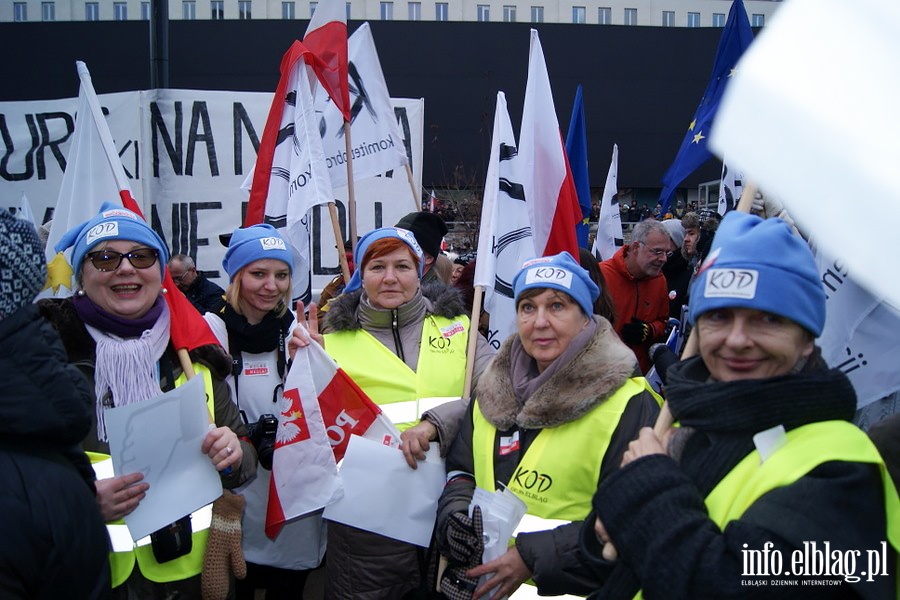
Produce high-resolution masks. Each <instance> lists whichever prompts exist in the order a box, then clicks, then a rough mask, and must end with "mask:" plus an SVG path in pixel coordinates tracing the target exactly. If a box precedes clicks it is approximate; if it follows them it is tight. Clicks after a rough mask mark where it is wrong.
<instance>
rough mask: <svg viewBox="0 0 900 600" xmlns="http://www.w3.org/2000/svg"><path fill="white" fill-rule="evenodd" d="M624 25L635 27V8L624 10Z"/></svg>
mask: <svg viewBox="0 0 900 600" xmlns="http://www.w3.org/2000/svg"><path fill="white" fill-rule="evenodd" d="M625 24H626V25H637V24H638V23H637V9H636V8H626V9H625Z"/></svg>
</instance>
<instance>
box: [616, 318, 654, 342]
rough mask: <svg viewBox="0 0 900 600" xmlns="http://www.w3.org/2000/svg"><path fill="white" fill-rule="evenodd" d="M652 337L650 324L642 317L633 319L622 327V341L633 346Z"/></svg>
mask: <svg viewBox="0 0 900 600" xmlns="http://www.w3.org/2000/svg"><path fill="white" fill-rule="evenodd" d="M649 338H650V324H649V323H645V322H644V321H641V320H640V319H632V320H631V323H625V325H624V326H623V327H622V341H624V342H625V343H626V344H631V345H632V346H634V345H637V344H640V343H642V342H646V341H647V339H649Z"/></svg>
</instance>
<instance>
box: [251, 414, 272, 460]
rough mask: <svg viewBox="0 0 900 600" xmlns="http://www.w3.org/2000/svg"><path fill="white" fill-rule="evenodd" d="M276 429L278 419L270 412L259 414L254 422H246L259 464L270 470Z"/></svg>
mask: <svg viewBox="0 0 900 600" xmlns="http://www.w3.org/2000/svg"><path fill="white" fill-rule="evenodd" d="M276 431H278V419H277V418H276V417H275V415H273V414H271V413H266V414H264V415H260V416H259V419H257V421H256V423H247V432H248V437H249V438H250V442H251V443H252V444H253V446H254V447H255V448H256V455H257V456H258V457H259V465H260V466H261V467H262V468H264V469H268V470H270V471H271V470H272V456H273V454H274V453H275V432H276Z"/></svg>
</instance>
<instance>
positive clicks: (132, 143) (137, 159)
mask: <svg viewBox="0 0 900 600" xmlns="http://www.w3.org/2000/svg"><path fill="white" fill-rule="evenodd" d="M130 148H133V150H132V152H131V153H132V154H133V155H134V166H132V167H131V168H132V171H133V172H132V171H129V170H128V167H129V165H128V163H127V162H126V158H128V157H126V156H125V155H126V154H127V153H128V151H129V149H130ZM140 150H141V148H140V146H138V141H137V140H128V141H127V142H125V145H124V146H122V149H121V150H119V158H121V159H122V168H123V169H124V170H125V175H126V176H128V178H129V179H140V176H141V153H140Z"/></svg>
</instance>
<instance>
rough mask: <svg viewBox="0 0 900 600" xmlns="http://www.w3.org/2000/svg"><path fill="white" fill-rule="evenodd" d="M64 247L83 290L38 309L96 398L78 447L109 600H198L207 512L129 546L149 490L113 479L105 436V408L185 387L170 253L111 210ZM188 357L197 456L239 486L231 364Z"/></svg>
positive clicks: (249, 468) (126, 477) (217, 354)
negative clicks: (168, 283)
mask: <svg viewBox="0 0 900 600" xmlns="http://www.w3.org/2000/svg"><path fill="white" fill-rule="evenodd" d="M69 248H71V261H72V268H73V270H74V271H75V273H76V281H77V283H78V287H79V290H78V291H77V292H76V294H75V295H74V296H73V297H71V298H65V299H53V300H42V301H41V302H40V303H39V307H40V311H41V314H43V316H44V317H45V318H47V319H48V320H49V321H50V322H51V323H52V324H53V326H54V327H55V328H56V329H57V331H58V332H59V334H60V338H62V341H63V345H64V346H65V348H66V353H67V355H68V359H69V361H70V362H71V363H72V364H74V365H76V366H77V367H78V368H79V369H80V370H81V371H82V372H83V373H84V374H85V376H86V377H87V379H88V381H89V385H90V388H91V391H92V402H93V405H94V410H93V411H92V414H93V418H92V424H91V428H90V432H89V434H88V436H87V437H86V438H85V439H84V442H83V444H84V448H85V450H87V451H88V453H89V455H90V457H91V460H92V462H94V463H95V464H94V469H95V470H96V471H97V473H98V481H97V502H98V503H99V505H100V512H101V515H102V516H103V518H104V521H106V523H107V530H108V532H109V534H110V539H111V542H112V553H111V554H110V566H111V574H112V585H113V586H114V587H113V596H114V597H116V598H134V597H140V598H144V597H163V596H166V595H169V594H172V595H177V596H178V597H181V598H200V596H201V581H200V573H201V570H202V567H203V560H204V553H205V550H206V540H207V535H208V531H207V530H208V529H209V527H210V522H211V514H212V511H211V508H210V507H209V506H207V507H204V508H202V509H200V510H198V511H195V512H194V513H192V514H191V515H185V516H184V517H182V518H181V519H179V520H178V521H176V522H174V523H172V524H171V525H168V526H166V527H164V528H162V529H160V530H159V531H157V532H155V533H154V534H152V535H151V536H150V538H149V540H150V543H146V541H143V540H139V541H138V542H137V544H135V543H133V542H132V540H131V536H130V534H129V533H128V531H127V530H125V529H124V527H125V526H124V525H123V524H122V521H121V519H122V518H123V517H125V515H127V514H129V513H131V512H132V511H133V510H134V509H135V508H136V507H137V506H138V504H139V503H140V501H141V500H142V499H143V498H144V495H145V493H146V492H147V489H148V486H147V484H146V483H143V482H142V479H143V475H142V474H141V473H118V474H116V475H115V476H113V471H112V460H111V459H110V458H109V443H108V439H107V433H106V419H105V413H106V409H108V408H113V407H118V406H125V405H129V404H133V403H136V402H141V401H145V400H149V399H151V398H154V397H156V396H158V395H160V394H161V393H162V392H164V391H169V390H171V389H173V388H175V387H177V386H179V385H181V384H182V383H184V382H185V381H186V377H185V376H184V374H183V373H182V370H181V365H180V362H179V360H178V358H177V357H176V353H175V349H174V348H173V346H172V343H171V339H170V330H171V327H172V326H173V323H172V320H171V315H170V313H169V309H168V306H167V303H166V302H165V300H164V298H163V294H165V293H167V291H166V290H165V289H164V288H163V285H162V282H163V274H164V271H165V265H166V261H167V259H168V255H169V252H168V249H167V248H166V245H165V244H164V243H163V241H162V239H161V238H160V237H159V236H158V235H157V234H156V232H155V231H153V229H152V228H151V227H150V226H149V225H147V223H146V222H145V221H144V220H143V219H142V218H141V217H139V216H138V215H136V214H135V213H133V212H131V211H129V210H126V209H124V208H122V207H121V206H116V205H114V204H110V203H105V204H104V205H103V206H102V207H101V208H100V212H99V213H98V214H97V215H96V216H94V217H93V218H92V219H90V220H89V221H87V222H85V223H83V224H82V225H79V226H77V227H75V228H73V229H72V230H70V231H69V232H67V233H66V234H65V235H64V236H63V237H62V239H61V240H60V242H59V244H58V245H57V246H56V248H55V250H56V251H57V252H61V251H64V250H66V249H69ZM190 356H191V360H192V362H193V363H194V364H193V368H194V371H195V372H196V373H197V375H198V376H199V377H202V378H203V382H204V386H205V389H206V396H207V407H208V408H209V410H210V415H211V417H212V418H213V420H214V422H215V427H214V428H212V429H211V431H210V432H209V433H208V434H207V436H206V438H205V440H204V442H203V444H202V447H201V448H198V450H200V451H202V452H203V453H204V454H207V455H208V456H209V457H210V460H211V461H212V462H213V464H214V465H215V467H216V469H217V470H218V471H219V473H220V476H221V479H222V485H223V487H225V488H227V489H230V488H235V487H237V486H239V485H241V484H242V483H244V482H245V481H247V480H249V479H250V478H251V477H252V476H253V474H254V473H255V472H256V453H255V452H254V451H253V449H252V447H251V446H250V445H249V443H247V442H244V441H242V440H241V438H245V437H246V435H247V431H246V428H245V427H244V424H243V422H242V421H241V418H240V415H239V414H238V410H237V407H236V406H235V405H234V403H233V402H232V401H231V395H230V393H229V391H228V388H227V386H226V385H225V382H224V378H225V377H226V376H227V375H228V371H229V366H230V365H229V362H230V361H229V360H228V356H227V355H226V354H225V353H224V351H223V350H222V348H221V346H219V345H205V346H201V347H199V348H196V349H194V350H192V351H191V352H190Z"/></svg>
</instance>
